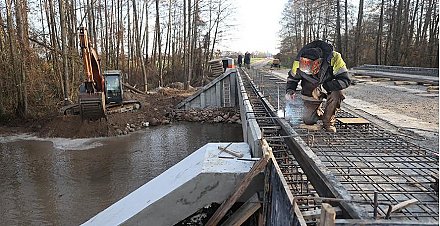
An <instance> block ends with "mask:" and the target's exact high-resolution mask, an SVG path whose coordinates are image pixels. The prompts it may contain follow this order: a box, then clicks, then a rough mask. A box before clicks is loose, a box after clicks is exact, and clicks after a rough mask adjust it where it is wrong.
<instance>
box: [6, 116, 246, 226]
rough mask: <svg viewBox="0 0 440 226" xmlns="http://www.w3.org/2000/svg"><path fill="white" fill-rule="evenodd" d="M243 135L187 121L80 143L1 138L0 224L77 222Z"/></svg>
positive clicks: (231, 129) (238, 128)
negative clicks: (211, 145)
mask: <svg viewBox="0 0 440 226" xmlns="http://www.w3.org/2000/svg"><path fill="white" fill-rule="evenodd" d="M242 140H243V138H242V131H241V125H232V124H190V123H183V124H172V125H169V126H164V127H156V128H150V129H148V130H145V131H142V132H138V133H134V134H131V135H129V136H123V137H115V138H109V139H103V138H101V139H93V140H89V141H87V142H89V144H90V145H91V146H90V147H89V149H87V148H85V150H78V149H79V148H72V149H75V150H65V149H63V148H60V147H69V145H67V146H63V143H62V142H59V141H55V144H56V145H54V144H53V143H52V142H50V141H47V140H42V139H38V140H31V139H29V138H26V139H25V140H17V139H11V138H4V137H3V138H0V215H1V216H2V220H1V224H2V225H17V224H19V225H29V224H44V225H47V224H52V225H78V224H80V223H82V222H84V221H86V220H88V219H89V218H90V217H92V216H94V215H95V214H97V213H98V212H100V211H101V210H103V209H104V208H106V207H108V206H109V205H111V204H112V203H114V202H115V201H117V200H119V199H120V198H122V197H123V196H125V195H127V194H128V193H130V192H132V191H133V190H135V189H136V188H138V187H140V186H141V185H143V184H144V183H146V182H147V181H149V180H151V179H152V178H154V177H155V176H157V175H159V174H160V173H162V172H163V171H165V170H166V169H168V168H169V167H171V166H173V165H174V164H175V163H177V162H179V161H180V160H182V159H183V158H185V157H186V156H188V155H189V154H191V153H192V152H194V151H195V150H197V149H198V148H200V147H201V146H203V145H205V144H206V143H208V142H228V141H237V142H240V141H242ZM66 142H72V140H69V141H66ZM73 142H75V141H73ZM81 142H83V141H81ZM87 142H85V143H87ZM97 142H98V143H99V145H96V143H97ZM67 149H68V148H67ZM83 149H84V148H83Z"/></svg>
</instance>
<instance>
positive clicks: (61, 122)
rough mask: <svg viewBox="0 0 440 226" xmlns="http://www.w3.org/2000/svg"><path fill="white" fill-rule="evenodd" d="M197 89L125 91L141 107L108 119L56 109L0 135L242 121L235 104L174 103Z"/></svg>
mask: <svg viewBox="0 0 440 226" xmlns="http://www.w3.org/2000/svg"><path fill="white" fill-rule="evenodd" d="M195 91H196V89H191V90H189V91H188V90H182V89H175V88H168V87H167V88H161V89H158V90H157V91H156V92H150V93H148V94H137V93H130V92H125V93H124V98H125V99H127V100H138V101H140V102H141V105H142V107H141V108H140V109H139V110H136V111H132V112H124V113H114V114H110V115H108V116H107V120H105V119H101V120H98V121H82V120H81V117H80V116H79V115H67V116H65V115H57V114H56V113H52V114H49V115H46V116H44V117H42V118H34V119H27V120H19V119H11V120H10V121H7V122H5V123H4V124H3V125H0V136H6V135H11V134H17V133H34V134H35V135H36V136H38V137H60V138H91V137H111V136H119V135H126V134H129V133H131V132H134V131H138V130H142V129H145V128H147V127H151V126H159V125H166V124H170V123H173V122H175V121H190V122H202V123H205V122H206V123H241V122H240V115H239V112H238V110H236V109H233V108H224V109H223V108H222V109H203V110H191V111H183V110H176V109H175V108H174V107H175V106H176V105H177V104H178V103H180V102H181V101H182V100H184V99H185V98H187V97H188V96H190V95H192V94H194V92H195Z"/></svg>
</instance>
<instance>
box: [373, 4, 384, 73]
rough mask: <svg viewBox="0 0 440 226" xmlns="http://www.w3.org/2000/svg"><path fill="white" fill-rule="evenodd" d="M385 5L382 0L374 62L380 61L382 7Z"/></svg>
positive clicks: (379, 62)
mask: <svg viewBox="0 0 440 226" xmlns="http://www.w3.org/2000/svg"><path fill="white" fill-rule="evenodd" d="M384 5H385V0H382V3H381V6H380V16H379V27H378V29H377V35H376V51H375V53H376V58H375V59H376V64H381V63H382V59H381V57H382V29H383V9H384Z"/></svg>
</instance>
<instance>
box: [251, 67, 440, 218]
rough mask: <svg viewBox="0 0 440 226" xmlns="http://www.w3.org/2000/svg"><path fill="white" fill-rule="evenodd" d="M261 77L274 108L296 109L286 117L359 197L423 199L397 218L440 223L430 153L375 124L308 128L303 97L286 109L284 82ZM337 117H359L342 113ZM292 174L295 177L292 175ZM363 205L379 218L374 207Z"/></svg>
mask: <svg viewBox="0 0 440 226" xmlns="http://www.w3.org/2000/svg"><path fill="white" fill-rule="evenodd" d="M259 76H260V77H258V75H257V77H256V78H257V79H255V77H254V81H257V83H260V84H257V85H259V88H260V92H261V93H264V95H265V97H266V99H268V100H269V101H270V102H271V103H272V104H273V105H275V106H277V105H278V106H280V107H279V108H280V109H284V110H286V109H287V110H288V111H289V110H291V111H290V113H291V114H290V115H289V114H287V113H286V114H285V117H286V119H287V120H288V121H289V122H290V123H291V126H292V127H293V128H294V129H295V131H296V132H297V133H298V134H299V135H300V136H301V138H302V139H303V140H304V141H305V142H306V143H307V144H308V146H309V147H310V148H311V149H312V151H313V152H314V153H315V154H316V155H317V156H318V157H319V159H320V160H321V161H322V162H323V163H324V164H325V165H326V167H327V168H328V169H329V170H330V171H331V172H332V173H333V174H334V175H335V176H336V177H337V179H338V180H339V181H340V182H341V184H343V185H344V187H345V188H346V189H347V190H348V191H349V192H350V194H351V195H352V197H353V199H355V200H365V201H370V203H373V201H374V192H378V200H377V201H378V202H383V203H393V204H397V203H401V202H404V201H407V200H411V199H417V200H418V202H417V203H416V204H414V205H412V206H408V207H407V208H404V209H402V210H401V211H399V212H396V213H393V214H392V219H402V220H419V221H428V222H431V221H437V222H438V220H439V201H438V193H436V192H435V191H434V189H433V188H432V187H431V186H432V185H434V186H436V185H435V179H434V178H433V175H435V174H437V175H438V170H439V166H438V164H439V161H438V157H436V156H433V155H432V153H431V151H430V150H427V149H424V148H421V147H419V146H417V145H415V144H413V143H411V142H409V141H407V140H405V139H403V138H401V137H399V136H397V135H395V134H392V133H390V132H387V131H384V130H383V129H380V128H378V127H377V126H375V125H372V124H353V125H346V124H342V123H339V122H338V123H337V124H336V127H337V133H335V134H332V133H328V132H325V131H324V130H310V129H304V128H302V127H301V126H300V124H301V121H302V120H301V115H302V108H303V104H302V101H301V100H300V98H298V97H297V98H295V100H294V101H293V102H290V103H288V105H287V106H285V104H284V102H285V101H279V99H280V98H281V97H283V95H281V94H280V91H279V90H280V85H279V81H281V80H279V81H277V80H274V79H268V77H267V76H264V73H261V72H260V75H259ZM261 89H262V90H261ZM283 91H284V87H283ZM283 94H284V93H283ZM280 96H281V97H280ZM278 110H279V109H278ZM288 113H289V112H288ZM337 117H339V118H342V117H344V118H353V117H356V116H354V115H352V114H350V113H349V112H346V111H343V110H340V111H338V113H337ZM280 166H281V165H280ZM283 173H284V172H283ZM285 176H286V175H285ZM287 176H290V175H289V174H288V173H287ZM292 194H294V195H295V193H293V192H292ZM363 206H364V207H365V209H366V210H368V212H369V214H371V216H373V210H374V206H373V204H364V205H363ZM378 211H379V216H384V215H385V214H386V213H387V206H381V205H379V206H378Z"/></svg>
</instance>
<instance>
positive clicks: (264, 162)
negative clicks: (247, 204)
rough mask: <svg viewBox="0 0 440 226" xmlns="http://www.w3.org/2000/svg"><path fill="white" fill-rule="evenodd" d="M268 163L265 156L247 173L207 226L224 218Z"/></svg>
mask: <svg viewBox="0 0 440 226" xmlns="http://www.w3.org/2000/svg"><path fill="white" fill-rule="evenodd" d="M268 161H269V155H268V154H265V155H263V157H262V158H261V159H260V160H259V161H258V162H257V163H255V165H254V166H253V167H252V169H251V170H250V171H249V173H247V174H246V176H244V178H243V180H242V181H241V183H240V184H239V185H238V187H237V189H235V191H234V193H232V194H231V195H230V196H229V197H228V198H227V199H226V200H225V201H224V202H223V203H222V204H221V205H220V207H219V208H218V209H217V211H215V213H214V215H213V216H212V217H211V218H210V219H209V221H208V222H207V223H206V225H207V226H216V225H218V222H220V220H221V219H222V218H223V216H225V214H226V212H227V211H228V210H229V209H230V208H231V207H232V205H234V203H235V202H236V201H237V200H238V199H239V198H240V196H241V195H242V194H243V193H244V192H245V191H246V188H247V187H248V186H249V184H250V183H251V181H252V179H253V178H254V177H255V176H256V175H258V174H259V173H260V172H261V170H263V169H264V167H266V165H267V163H268Z"/></svg>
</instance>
